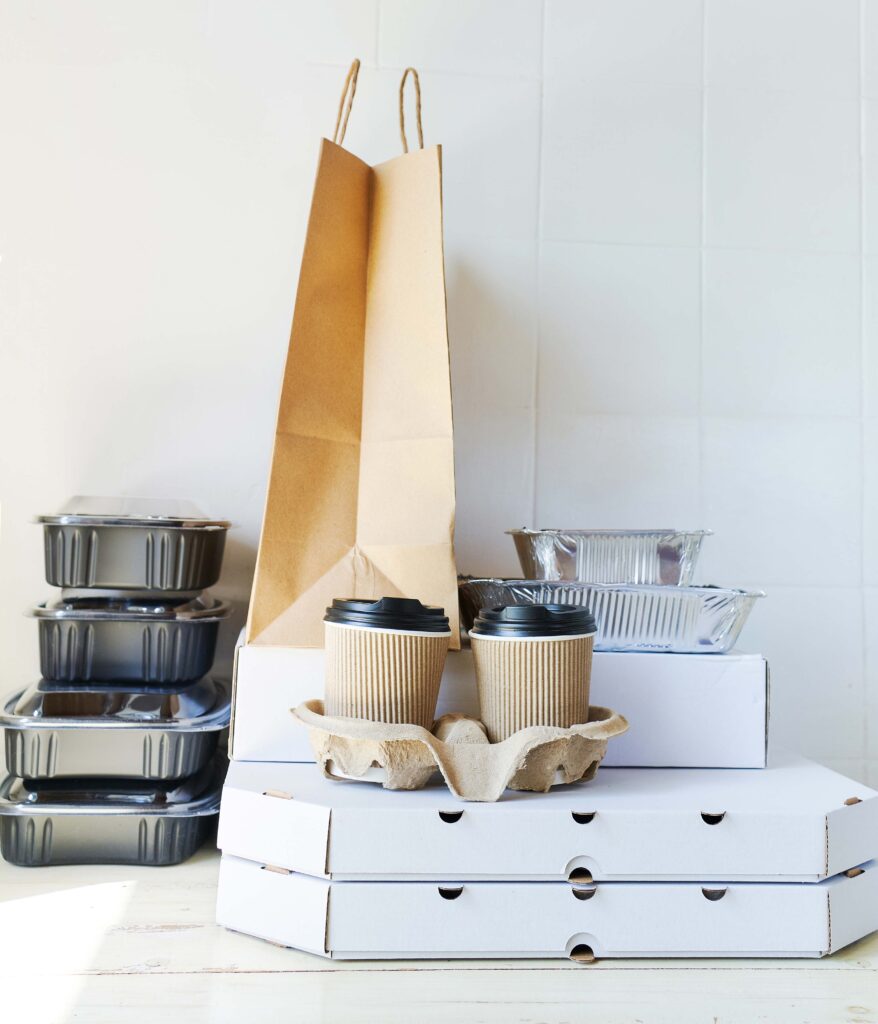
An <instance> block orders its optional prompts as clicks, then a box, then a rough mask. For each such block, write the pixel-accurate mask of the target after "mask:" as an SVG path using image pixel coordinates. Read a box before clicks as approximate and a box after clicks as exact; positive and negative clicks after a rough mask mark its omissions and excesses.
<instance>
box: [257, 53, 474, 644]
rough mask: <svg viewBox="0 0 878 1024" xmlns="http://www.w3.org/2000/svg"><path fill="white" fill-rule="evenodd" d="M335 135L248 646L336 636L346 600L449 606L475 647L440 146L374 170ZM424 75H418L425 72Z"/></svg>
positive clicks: (322, 182)
mask: <svg viewBox="0 0 878 1024" xmlns="http://www.w3.org/2000/svg"><path fill="white" fill-rule="evenodd" d="M358 67H359V62H358V61H355V62H354V64H353V65H352V67H351V70H350V72H349V73H348V79H347V81H346V83H345V92H344V93H343V95H342V103H341V105H340V106H339V117H338V122H337V124H336V133H335V139H336V140H337V142H336V141H333V142H330V141H328V140H327V139H324V140H323V142H322V144H321V151H320V162H319V166H318V169H317V181H316V183H315V186H314V198H313V201H312V204H311V215H310V219H309V222H308V232H307V237H306V241H305V249H304V254H303V257H302V267H301V271H300V274H299V288H298V294H297V296H296V306H295V312H294V316H293V328H292V334H291V337H290V347H289V353H288V355H287V362H286V368H285V371H284V379H283V387H282V391H281V399H280V410H279V413H278V420H277V431H276V436H275V445H274V454H273V458H272V466H271V476H270V479H269V486H268V496H267V500H266V508H265V519H264V522H263V527H262V537H261V539H260V543H259V554H258V558H257V563H256V576H255V579H254V582H253V595H252V600H251V603H250V614H249V618H248V622H247V642H248V643H259V644H279V645H288V646H294V647H320V646H322V644H323V615H324V611H325V609H326V607H327V605H329V604H330V603H331V601H332V599H333V598H334V597H370V598H377V597H383V596H402V597H416V598H418V599H420V600H421V601H423V602H424V603H425V604H434V605H440V606H442V607H443V608H444V609H445V612H446V614H447V615H448V617H449V619H450V620H451V624H452V642H451V646H452V647H453V648H455V649H456V648H458V647H459V645H460V641H459V631H458V608H457V580H456V569H455V562H454V550H453V533H454V449H453V435H452V424H451V383H450V373H449V364H448V335H447V325H446V317H445V273H444V268H443V254H442V163H441V151H440V148H439V147H438V146H431V147H430V148H428V149H424V148H423V138H422V135H421V126H420V90H419V86H418V81H417V73H414V75H413V79H414V83H415V87H416V96H417V101H418V103H417V109H418V135H419V140H420V141H421V148H420V149H419V150H417V151H415V152H411V153H409V152H408V147H407V145H406V143H405V127H404V124H403V123H402V94H403V88H404V86H405V82H406V77H407V75H408V73H409V72H408V71H406V73H405V74H404V75H403V79H402V82H401V83H400V122H401V129H402V137H403V148H404V150H405V153H404V155H403V156H399V157H397V158H396V159H393V160H389V161H388V162H387V163H383V164H379V165H377V166H376V167H370V166H369V165H368V164H365V163H363V161H362V160H359V159H358V158H357V157H355V156H353V155H352V154H351V153H349V152H347V150H345V149H342V148H341V142H342V141H343V140H344V131H345V127H346V125H347V119H348V116H349V114H350V109H351V103H352V102H353V96H354V91H355V89H356V76H357V70H358ZM410 70H411V69H410Z"/></svg>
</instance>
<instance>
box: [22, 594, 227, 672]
mask: <svg viewBox="0 0 878 1024" xmlns="http://www.w3.org/2000/svg"><path fill="white" fill-rule="evenodd" d="M228 612H229V608H228V605H226V604H223V603H222V602H221V601H215V600H214V599H213V598H210V597H206V596H203V597H197V598H194V599H191V600H188V601H167V600H150V599H144V598H137V599H132V598H131V597H128V598H122V599H119V598H106V597H68V596H66V595H65V597H63V598H62V600H60V601H55V602H53V603H51V604H41V605H38V606H37V607H36V608H35V609H34V611H33V613H32V614H33V615H34V616H35V617H36V619H37V621H38V623H39V637H40V671H41V673H42V675H43V678H44V679H50V680H56V681H66V682H127V681H132V682H146V683H163V684H174V683H188V682H191V681H193V680H195V679H200V678H201V677H202V676H204V675H206V674H207V673H208V672H209V671H210V668H211V665H212V664H213V656H214V652H215V650H216V640H217V632H218V630H219V624H220V622H221V621H222V619H223V618H225V616H226V615H228Z"/></svg>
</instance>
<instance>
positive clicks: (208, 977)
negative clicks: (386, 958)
mask: <svg viewBox="0 0 878 1024" xmlns="http://www.w3.org/2000/svg"><path fill="white" fill-rule="evenodd" d="M218 864H219V858H218V855H217V854H216V853H215V852H214V851H213V850H211V849H205V850H203V851H202V852H201V853H199V854H198V855H197V856H196V857H194V858H193V859H192V860H191V861H189V862H188V863H186V864H183V865H181V866H180V867H175V868H124V867H87V868H40V869H26V868H14V867H11V866H10V865H8V864H5V863H3V862H2V861H0V975H2V978H3V984H2V988H0V1021H3V1022H4V1024H5V1022H10V1024H13V1022H14V1024H56V1022H57V1024H61V1022H69V1021H88V1022H89V1024H91V1022H95V1024H103V1022H107V1024H127V1022H129V1021H138V1022H140V1021H143V1022H149V1024H153V1022H156V1024H176V1022H178V1021H180V1022H184V1021H185V1022H186V1024H201V1022H211V1024H213V1022H223V1024H226V1022H228V1024H233V1022H234V1024H253V1022H255V1021H263V1020H271V1021H276V1022H278V1024H280V1022H281V1021H305V1022H312V1021H320V1022H333V1024H334V1022H345V1024H355V1022H361V1021H362V1022H374V1024H393V1022H404V1024H427V1022H433V1021H437V1022H438V1021H442V1022H446V1021H447V1022H462V1021H478V1022H486V1024H493V1022H503V1024H510V1022H513V1024H556V1022H557V1024H561V1022H574V1021H594V1022H596V1024H598V1022H599V1024H617V1022H632V1024H633V1022H635V1021H644V1022H649V1024H654V1022H668V1024H687V1022H690V1021H691V1022H698V1024H713V1022H718V1024H731V1022H741V1024H745V1022H746V1024H752V1022H754V1021H771V1022H775V1021H777V1022H795V1024H801V1022H803V1021H808V1022H810V1024H823V1022H829V1021H833V1022H836V1021H844V1022H850V1024H865V1022H876V1024H878V937H876V936H872V937H871V938H869V939H866V940H864V941H862V942H859V943H857V944H856V945H854V946H851V947H849V948H848V949H846V950H844V951H842V952H841V953H840V954H837V955H836V956H834V957H831V958H828V959H824V960H793V961H789V960H787V961H771V960H761V961H760V960H748V961H741V960H737V961H735V960H716V961H707V960H684V961H673V960H664V961H657V960H638V961H633V960H628V961H619V960H615V961H614V960H606V961H602V962H599V963H597V964H594V965H591V966H588V967H583V966H579V965H574V964H571V963H568V962H566V961H520V960H519V961H501V960H492V961H477V960H469V961H406V962H393V963H350V962H339V961H335V962H333V961H329V960H323V959H321V958H318V957H312V956H309V955H307V954H305V953H296V952H293V951H291V950H285V949H279V948H276V947H274V946H271V945H269V944H268V943H265V942H261V941H260V940H258V939H252V938H249V937H247V936H244V935H236V934H233V933H231V932H227V931H225V930H224V929H222V928H219V927H218V926H217V925H216V924H215V923H214V898H215V888H216V874H217V868H218Z"/></svg>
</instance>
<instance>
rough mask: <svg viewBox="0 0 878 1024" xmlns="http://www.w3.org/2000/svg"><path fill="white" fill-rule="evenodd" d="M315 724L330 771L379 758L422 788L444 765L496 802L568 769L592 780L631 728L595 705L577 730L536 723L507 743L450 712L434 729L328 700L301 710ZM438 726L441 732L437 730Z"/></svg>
mask: <svg viewBox="0 0 878 1024" xmlns="http://www.w3.org/2000/svg"><path fill="white" fill-rule="evenodd" d="M292 713H293V715H294V716H295V717H296V718H297V719H298V720H299V721H300V722H301V723H302V724H303V725H305V726H306V727H307V729H308V734H309V738H310V740H311V745H312V747H313V748H314V754H315V759H316V761H317V763H318V764H319V765H321V766H322V768H323V772H324V774H325V775H326V776H327V777H329V778H333V777H337V775H335V774H334V772H333V768H334V767H335V766H337V768H338V770H339V771H340V772H341V774H342V777H344V776H352V777H354V778H362V777H363V776H364V775H366V773H367V772H368V770H369V769H370V768H372V767H373V766H375V765H377V766H379V767H381V768H383V769H384V772H385V780H384V786H385V788H387V789H420V788H421V787H423V786H425V785H426V784H427V782H428V781H429V779H430V777H431V776H432V775H433V774H434V773H435V772H436V770H437V769H438V770H439V771H440V772H441V773H442V777H443V778H444V779H445V782H446V785H447V786H448V788H449V789H450V790H451V792H452V793H453V794H454V795H455V796H456V797H457V798H458V799H460V800H472V801H482V802H493V801H496V800H499V799H500V797H501V796H502V794H503V791H504V790H505V789H507V788H508V789H525V790H533V791H536V792H546V791H548V790H549V789H550V788H551V786H552V784H553V783H554V782H555V776H556V772H557V771H560V772H561V776H562V779H563V781H564V782H577V781H588V779H590V778H592V777H593V776H594V773H595V772H596V771H597V769H598V765H599V764H600V762H601V759H602V758H603V756H604V754H605V753H606V749H607V741H608V740H609V739H611V738H612V737H613V736H617V735H619V734H620V733H623V732H624V731H625V730H626V729H627V728H628V723H627V721H626V720H625V719H624V718H623V717H622V716H621V715H619V714H616V713H615V712H613V711H611V710H610V709H609V708H600V707H594V706H592V707H591V709H590V712H589V721H588V722H586V723H584V724H583V725H574V726H573V727H571V728H570V729H559V728H555V727H554V726H544V725H540V726H531V727H530V728H527V729H522V730H520V731H519V732H517V733H515V734H514V735H513V736H510V737H509V738H508V739H506V740H503V741H502V742H501V743H489V742H488V739H487V736H486V735H485V734H484V731H483V727H482V726H481V723H478V722H475V721H474V720H473V719H468V718H466V717H465V716H462V715H446V716H444V718H442V719H440V720H439V722H438V723H437V725H436V727H435V729H434V732H433V733H430V732H428V731H427V730H426V729H423V728H421V727H420V726H417V725H390V724H386V723H383V722H370V721H365V720H362V719H355V718H340V717H333V716H327V715H324V714H323V701H320V700H310V701H306V702H305V703H304V704H300V705H299V706H298V707H297V708H295V709H294V710H293V712H292ZM434 733H435V734H434Z"/></svg>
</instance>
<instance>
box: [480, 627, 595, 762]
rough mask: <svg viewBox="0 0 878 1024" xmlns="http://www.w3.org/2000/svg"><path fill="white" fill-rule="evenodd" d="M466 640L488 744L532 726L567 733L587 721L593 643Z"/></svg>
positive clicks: (577, 640) (574, 640)
mask: <svg viewBox="0 0 878 1024" xmlns="http://www.w3.org/2000/svg"><path fill="white" fill-rule="evenodd" d="M470 639H471V642H472V650H473V660H474V662H475V668H476V682H477V686H478V691H479V707H480V712H479V714H480V718H481V720H482V722H483V723H484V725H485V728H486V729H487V730H488V738H489V739H490V740H491V742H492V743H499V742H501V741H502V740H505V739H507V737H509V736H511V735H512V734H513V733H516V732H518V731H519V730H520V729H525V728H527V727H528V726H531V725H554V726H557V727H558V728H561V729H569V728H570V726H571V725H579V724H581V723H583V722H587V721H588V698H589V684H590V680H591V661H592V650H593V645H594V638H593V637H590V636H588V637H585V636H581V637H569V638H565V639H563V640H561V639H553V640H536V639H528V640H520V641H519V640H514V639H496V638H492V637H483V636H478V635H476V634H471V637H470Z"/></svg>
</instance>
